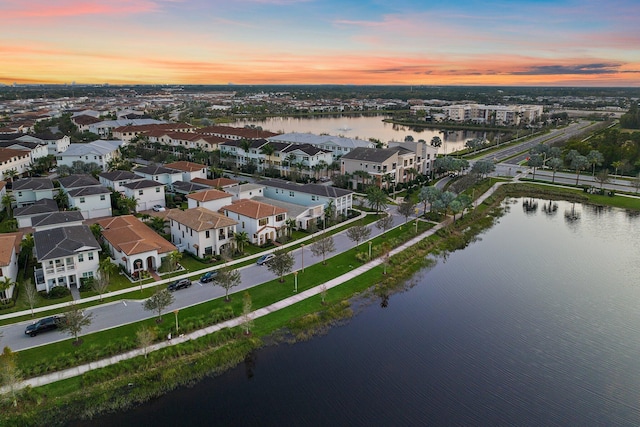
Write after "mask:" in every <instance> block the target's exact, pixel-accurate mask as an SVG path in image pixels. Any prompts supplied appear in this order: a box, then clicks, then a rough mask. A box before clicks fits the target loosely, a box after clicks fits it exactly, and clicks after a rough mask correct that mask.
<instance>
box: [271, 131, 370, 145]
mask: <svg viewBox="0 0 640 427" xmlns="http://www.w3.org/2000/svg"><path fill="white" fill-rule="evenodd" d="M268 140H269V141H282V142H292V143H295V144H312V145H335V146H339V147H346V148H356V147H372V146H374V145H375V144H374V143H372V142H370V141H365V140H362V139H353V138H345V137H341V136H331V135H314V134H312V133H297V132H292V133H285V134H282V135H276V136H272V137H270V138H268Z"/></svg>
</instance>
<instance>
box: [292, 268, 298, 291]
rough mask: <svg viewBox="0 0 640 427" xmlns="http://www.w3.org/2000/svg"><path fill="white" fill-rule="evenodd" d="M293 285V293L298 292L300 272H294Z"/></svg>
mask: <svg viewBox="0 0 640 427" xmlns="http://www.w3.org/2000/svg"><path fill="white" fill-rule="evenodd" d="M293 280H294V281H293V283H294V285H293V286H294V287H293V292H296V293H297V292H298V270H296V271H294V272H293Z"/></svg>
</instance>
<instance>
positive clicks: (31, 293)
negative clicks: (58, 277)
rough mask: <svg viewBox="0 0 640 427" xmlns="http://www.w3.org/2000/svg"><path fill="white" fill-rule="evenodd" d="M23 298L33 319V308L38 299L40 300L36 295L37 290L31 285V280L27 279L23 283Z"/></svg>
mask: <svg viewBox="0 0 640 427" xmlns="http://www.w3.org/2000/svg"><path fill="white" fill-rule="evenodd" d="M23 285H24V298H25V300H26V301H27V304H29V308H30V309H31V317H33V307H35V305H36V303H37V302H38V299H40V295H38V290H37V289H36V287H35V285H33V284H32V283H31V279H27V280H25V281H24V284H23Z"/></svg>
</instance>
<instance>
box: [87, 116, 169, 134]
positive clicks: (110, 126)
mask: <svg viewBox="0 0 640 427" xmlns="http://www.w3.org/2000/svg"><path fill="white" fill-rule="evenodd" d="M80 117H82V116H80ZM74 120H76V121H77V120H78V118H77V117H76V118H75V119H74ZM161 123H164V122H163V121H160V120H155V119H121V120H102V121H98V122H94V123H90V124H88V125H86V126H83V127H80V126H79V128H80V130H88V131H89V132H92V133H95V134H96V135H99V136H100V138H107V137H110V136H112V131H113V130H114V129H116V128H119V127H122V126H140V125H153V124H161Z"/></svg>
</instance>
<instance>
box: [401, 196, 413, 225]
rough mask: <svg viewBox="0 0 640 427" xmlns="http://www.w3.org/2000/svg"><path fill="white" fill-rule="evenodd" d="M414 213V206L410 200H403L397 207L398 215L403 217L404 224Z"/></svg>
mask: <svg viewBox="0 0 640 427" xmlns="http://www.w3.org/2000/svg"><path fill="white" fill-rule="evenodd" d="M415 212H416V204H415V203H414V202H413V200H411V199H408V198H406V199H404V200H403V201H402V203H400V205H399V206H398V213H399V214H400V215H402V216H403V217H404V222H405V224H406V223H407V222H408V221H409V217H410V216H411V215H413V214H415Z"/></svg>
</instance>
